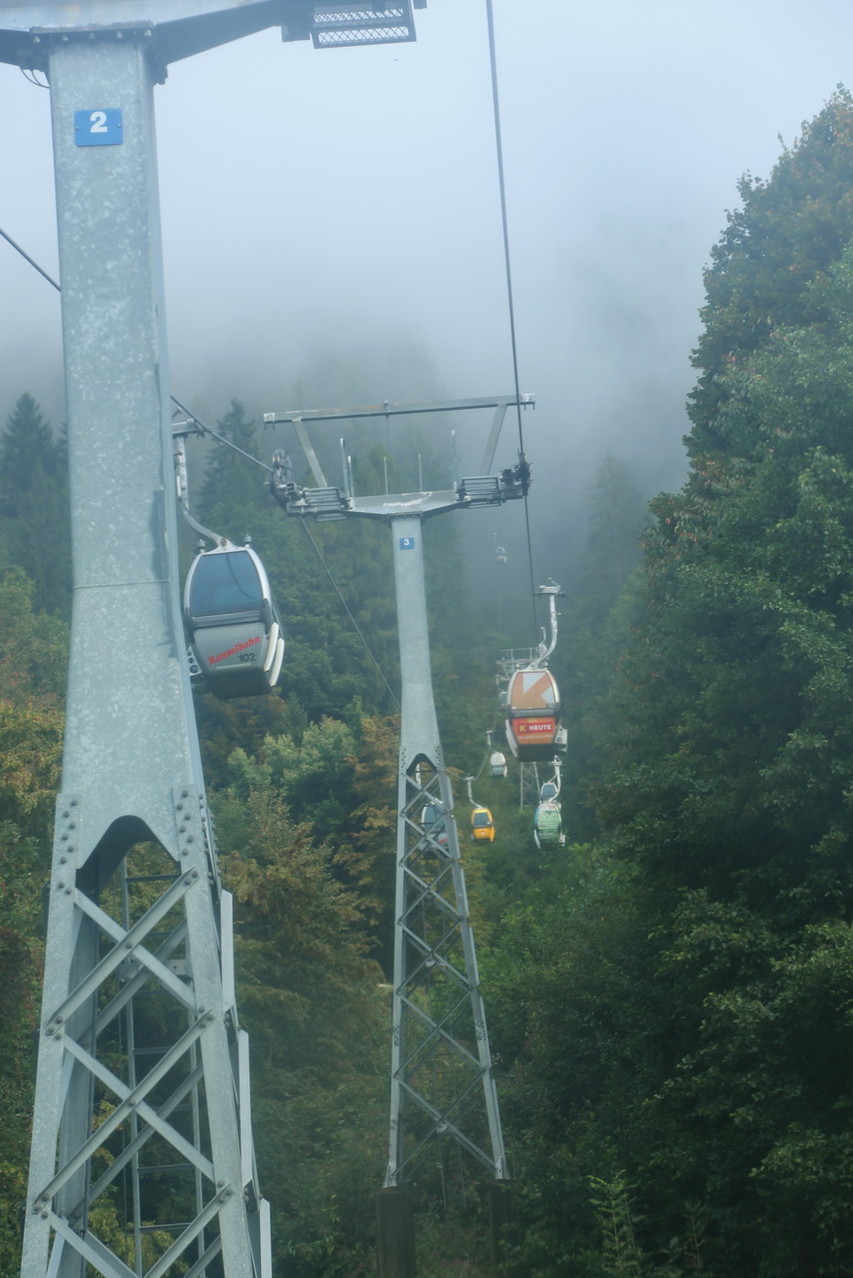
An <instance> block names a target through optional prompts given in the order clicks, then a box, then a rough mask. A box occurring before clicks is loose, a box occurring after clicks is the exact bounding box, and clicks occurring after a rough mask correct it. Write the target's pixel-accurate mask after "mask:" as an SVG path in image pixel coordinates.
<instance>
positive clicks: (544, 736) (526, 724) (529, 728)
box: [512, 716, 557, 745]
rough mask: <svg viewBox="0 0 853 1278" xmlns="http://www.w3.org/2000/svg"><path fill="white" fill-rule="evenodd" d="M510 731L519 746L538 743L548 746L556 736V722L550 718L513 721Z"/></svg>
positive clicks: (539, 717)
mask: <svg viewBox="0 0 853 1278" xmlns="http://www.w3.org/2000/svg"><path fill="white" fill-rule="evenodd" d="M512 730H513V732H514V733H515V737H516V740H517V741H518V744H519V745H533V744H534V743H539V742H542V743H543V744H545V745H549V744H550V743H551V742H552V741H553V740H554V737H555V736H556V735H557V720H556V719H554V718H551V717H550V716H549V717H548V718H543V717H541V716H537V717H536V718H532V717H531V718H524V719H514V720H513V724H512Z"/></svg>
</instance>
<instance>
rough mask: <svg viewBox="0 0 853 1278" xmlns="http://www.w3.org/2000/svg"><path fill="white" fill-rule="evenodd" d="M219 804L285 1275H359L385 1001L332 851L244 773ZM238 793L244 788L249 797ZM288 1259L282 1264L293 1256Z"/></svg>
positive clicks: (265, 1160) (378, 1132) (261, 1143)
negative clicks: (252, 785) (335, 871)
mask: <svg viewBox="0 0 853 1278" xmlns="http://www.w3.org/2000/svg"><path fill="white" fill-rule="evenodd" d="M238 772H239V773H240V777H239V779H238V783H237V785H236V786H235V788H233V789H232V790H231V791H229V792H228V794H226V795H224V796H222V797H221V800H220V803H219V805H218V815H219V821H218V830H219V836H220V841H221V847H222V851H223V856H222V866H223V875H224V878H225V882H226V884H227V885H228V886H229V887H230V889H231V890H232V891H233V892H234V895H235V898H236V901H237V902H238V917H239V919H240V926H239V931H238V936H237V960H238V971H239V1004H240V1008H241V1013H242V1015H243V1017H244V1019H245V1022H246V1024H247V1025H248V1026H249V1028H250V1030H251V1033H252V1044H253V1096H254V1115H255V1124H256V1142H257V1147H258V1157H259V1162H260V1167H261V1174H262V1176H263V1179H264V1184H265V1190H266V1193H267V1194H268V1195H269V1197H270V1200H271V1202H272V1204H273V1220H274V1233H275V1239H276V1247H275V1250H276V1254H277V1255H278V1256H279V1257H280V1258H281V1261H280V1263H281V1264H282V1266H285V1264H286V1270H285V1268H282V1269H281V1270H280V1271H277V1272H285V1271H286V1272H287V1273H288V1274H289V1275H291V1276H292V1275H311V1276H312V1278H313V1276H315V1275H323V1276H325V1275H329V1276H331V1275H337V1274H344V1273H347V1274H351V1273H358V1272H360V1270H359V1267H358V1266H359V1260H358V1257H359V1256H362V1257H364V1256H369V1255H370V1251H371V1230H370V1221H371V1219H372V1216H371V1207H372V1194H373V1192H375V1189H376V1186H377V1185H378V1183H379V1181H380V1179H381V1166H382V1149H383V1136H384V1131H383V1126H384V1124H383V1120H382V1117H381V1115H382V1111H383V1108H384V1105H383V1102H384V1097H385V1069H386V1067H387V1066H386V1058H385V1057H386V1050H385V1049H386V1043H385V1028H386V1027H385V1019H386V1015H387V1010H386V999H385V993H384V990H383V986H382V982H381V973H380V971H379V969H378V967H377V966H376V965H375V964H374V963H373V962H371V961H370V960H369V959H368V958H367V957H366V940H365V937H364V933H363V930H362V927H361V912H360V910H359V907H358V903H357V901H356V899H355V897H354V896H353V894H352V893H349V892H347V891H346V890H345V889H344V888H343V887H342V886H341V885H340V884H339V883H337V882H336V881H335V878H334V875H333V873H332V866H331V856H330V853H329V850H328V848H327V847H326V846H325V845H324V844H323V843H321V842H315V841H314V840H313V839H312V834H311V828H310V825H309V824H308V823H305V822H303V823H301V824H297V823H295V822H294V821H293V820H292V819H291V817H290V814H289V813H288V810H287V807H286V806H285V804H284V803H283V802H282V800H281V798H280V796H279V795H278V794H277V793H276V791H275V789H274V788H273V787H271V786H270V785H269V784H267V783H265V782H264V780H263V779H260V784H259V788H256V789H253V788H249V789H246V788H245V785H246V779H247V776H248V770H247V768H246V766H245V763H244V761H242V760H241V761H238ZM241 792H242V794H241ZM285 1258H286V1259H285Z"/></svg>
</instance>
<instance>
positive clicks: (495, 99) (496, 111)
mask: <svg viewBox="0 0 853 1278" xmlns="http://www.w3.org/2000/svg"><path fill="white" fill-rule="evenodd" d="M486 21H487V25H488V30H489V63H490V66H491V75H492V110H493V115H494V122H495V150H496V153H497V165H498V190H499V192H500V205H501V227H502V230H503V247H504V269H505V272H506V295H507V310H508V314H509V336H510V345H511V347H512V372H513V378H514V389H515V411H516V414H517V416H518V451H519V454H520V456H521V457H522V458H523V457H524V431H523V429H522V425H521V396H520V394H519V386H520V383H519V378H518V347H517V343H516V338H515V306H514V304H513V294H512V269H511V266H510V254H509V227H508V224H507V214H506V184H505V182H504V161H503V143H502V140H501V110H500V101H499V96H498V60H497V52H496V48H495V21H494V15H493V13H492V0H486ZM524 525H525V531H526V536H527V565H528V571H529V574H530V604H531V609H532V612H533V635H534V643H535V642H536V636H537V635H538V633H539V630H538V626H537V622H536V603H535V597H536V592H535V588H534V585H533V583H534V580H535V578H534V573H533V549H532V546H531V541H530V511H529V508H528V505H527V493H525V494H524Z"/></svg>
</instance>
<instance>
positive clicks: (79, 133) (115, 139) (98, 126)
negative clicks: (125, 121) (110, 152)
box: [74, 107, 123, 146]
mask: <svg viewBox="0 0 853 1278" xmlns="http://www.w3.org/2000/svg"><path fill="white" fill-rule="evenodd" d="M74 141H75V142H76V144H77V146H118V144H119V143H120V142H122V141H123V138H122V125H121V111H120V110H119V108H118V107H105V108H98V110H94V111H75V112H74Z"/></svg>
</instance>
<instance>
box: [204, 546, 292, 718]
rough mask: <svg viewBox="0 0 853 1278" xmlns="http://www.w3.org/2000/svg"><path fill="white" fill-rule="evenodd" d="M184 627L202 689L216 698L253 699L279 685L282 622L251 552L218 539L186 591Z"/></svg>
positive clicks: (266, 581) (264, 576)
mask: <svg viewBox="0 0 853 1278" xmlns="http://www.w3.org/2000/svg"><path fill="white" fill-rule="evenodd" d="M184 623H185V625H186V628H187V634H188V637H189V641H190V645H191V647H192V651H193V655H194V657H195V659H196V661H197V663H198V666H199V669H200V670H201V673H202V676H203V678H204V681H205V684H206V686H207V687H208V688H209V689H210V691H211V692H213V693H215V695H216V696H217V697H223V698H227V697H248V696H253V695H254V694H256V693H262V692H269V691H270V689H271V688H273V687H274V686H275V684H276V683H277V682H278V677H279V674H280V673H281V663H282V659H283V657H284V636H283V635H282V633H281V621H280V619H279V616H278V611H277V609H276V606H275V602H274V600H273V597H272V591H271V589H270V583H269V578H268V577H267V574H266V571H265V569H264V566H263V564H262V563H261V561H260V559H259V557H258V556H257V555H256V554H255V552H254V550H252V548H251V547H250V546H235V545H234V544H233V543H232V542H230V541H228V539H227V537H221V538H220V539H219V544H218V545H217V546H216V547H215V548H214V549H213V550H206V551H205V550H203V551H201V552H200V553H199V554H198V555H197V556H196V558H195V560H194V561H193V563H192V566H191V567H190V570H189V573H188V574H187V580H186V585H185V587H184Z"/></svg>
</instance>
